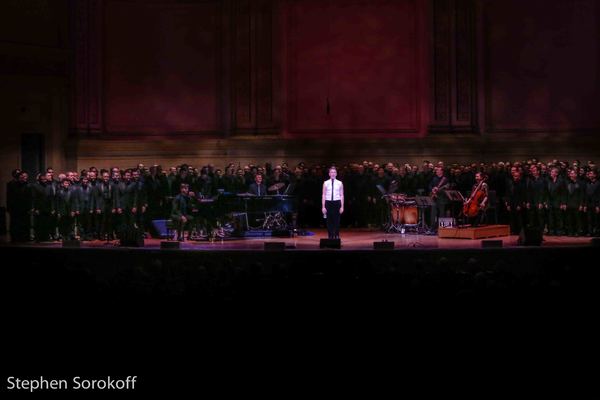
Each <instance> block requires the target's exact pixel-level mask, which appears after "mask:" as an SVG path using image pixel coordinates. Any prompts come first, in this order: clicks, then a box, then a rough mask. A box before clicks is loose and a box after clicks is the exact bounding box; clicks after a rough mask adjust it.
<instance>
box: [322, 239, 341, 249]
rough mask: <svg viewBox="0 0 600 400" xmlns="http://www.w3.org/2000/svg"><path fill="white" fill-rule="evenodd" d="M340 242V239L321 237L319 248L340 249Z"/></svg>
mask: <svg viewBox="0 0 600 400" xmlns="http://www.w3.org/2000/svg"><path fill="white" fill-rule="evenodd" d="M341 247H342V242H341V240H340V239H321V241H320V243H319V248H321V249H340V248H341Z"/></svg>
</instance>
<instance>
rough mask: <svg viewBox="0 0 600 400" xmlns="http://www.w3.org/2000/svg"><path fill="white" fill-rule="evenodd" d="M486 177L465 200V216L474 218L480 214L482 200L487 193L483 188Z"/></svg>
mask: <svg viewBox="0 0 600 400" xmlns="http://www.w3.org/2000/svg"><path fill="white" fill-rule="evenodd" d="M485 181H486V179H482V180H481V182H479V184H478V185H477V187H476V188H475V190H473V193H471V196H469V198H468V199H467V201H465V203H464V204H463V214H464V215H465V217H469V218H473V217H476V216H477V214H479V211H481V202H482V201H483V200H484V199H485V197H486V193H485V191H484V190H482V187H483V184H484V183H485Z"/></svg>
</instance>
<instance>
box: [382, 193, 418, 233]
mask: <svg viewBox="0 0 600 400" xmlns="http://www.w3.org/2000/svg"><path fill="white" fill-rule="evenodd" d="M383 197H384V198H385V199H386V200H387V202H388V205H389V207H390V218H389V222H388V223H387V224H386V226H385V230H386V232H398V233H404V232H405V231H406V228H409V227H410V228H416V227H417V226H418V223H419V211H418V208H417V202H416V201H415V199H414V197H407V196H406V195H405V194H404V193H390V194H386V195H385V196H383Z"/></svg>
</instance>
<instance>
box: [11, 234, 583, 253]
mask: <svg viewBox="0 0 600 400" xmlns="http://www.w3.org/2000/svg"><path fill="white" fill-rule="evenodd" d="M311 232H314V235H313V236H295V237H293V238H271V237H253V238H228V239H225V240H219V239H218V240H216V241H215V242H212V243H211V242H208V241H187V240H186V241H185V242H183V243H181V249H183V250H200V251H207V250H209V251H248V250H257V251H258V250H263V248H264V243H265V242H285V243H286V251H290V250H291V251H294V250H297V251H308V250H313V251H314V250H319V240H320V239H322V238H326V237H327V231H326V230H323V229H316V230H312V231H311ZM340 236H341V240H342V248H341V251H344V250H346V251H348V250H350V251H356V250H371V249H372V248H373V242H375V241H383V240H387V241H389V242H392V241H393V242H394V243H395V249H396V250H402V249H417V248H420V249H448V250H451V249H478V248H481V242H482V240H481V239H479V240H478V239H475V240H471V239H447V238H439V237H437V236H425V235H416V234H409V233H407V234H399V233H384V232H381V231H369V230H360V229H347V230H342V232H341V235H340ZM493 239H501V240H502V242H503V243H502V244H503V247H504V248H511V247H520V246H519V245H518V244H517V240H518V236H516V235H511V236H505V237H499V238H493ZM161 241H162V240H161V239H153V238H150V239H146V240H145V245H144V248H145V249H159V248H160V242H161ZM590 243H591V238H589V237H568V236H544V241H543V243H542V247H564V246H586V245H589V244H590ZM3 245H7V243H3ZM18 246H19V247H61V243H60V242H45V243H25V244H19V245H18ZM117 246H118V241H114V242H109V243H106V242H103V241H90V242H82V244H81V247H82V248H95V249H98V248H106V249H110V248H114V247H117ZM327 251H329V250H327ZM335 251H340V250H335Z"/></svg>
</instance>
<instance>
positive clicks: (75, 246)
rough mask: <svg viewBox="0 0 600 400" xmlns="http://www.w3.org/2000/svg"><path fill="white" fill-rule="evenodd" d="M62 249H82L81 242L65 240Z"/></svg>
mask: <svg viewBox="0 0 600 400" xmlns="http://www.w3.org/2000/svg"><path fill="white" fill-rule="evenodd" d="M62 247H68V248H72V249H78V248H80V247H81V242H80V241H79V240H63V242H62Z"/></svg>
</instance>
